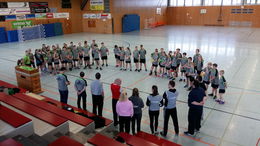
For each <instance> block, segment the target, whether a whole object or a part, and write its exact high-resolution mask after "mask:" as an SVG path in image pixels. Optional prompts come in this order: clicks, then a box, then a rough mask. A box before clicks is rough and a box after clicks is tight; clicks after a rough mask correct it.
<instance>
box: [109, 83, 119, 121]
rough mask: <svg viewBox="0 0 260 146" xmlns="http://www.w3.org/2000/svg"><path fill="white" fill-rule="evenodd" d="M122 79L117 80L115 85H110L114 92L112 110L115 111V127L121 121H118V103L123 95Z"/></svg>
mask: <svg viewBox="0 0 260 146" xmlns="http://www.w3.org/2000/svg"><path fill="white" fill-rule="evenodd" d="M121 83H122V80H121V79H115V81H114V83H112V84H111V85H110V88H111V92H112V109H113V119H114V126H117V125H118V123H119V121H118V115H117V112H116V103H117V101H118V99H119V97H120V94H121V91H122V89H121Z"/></svg>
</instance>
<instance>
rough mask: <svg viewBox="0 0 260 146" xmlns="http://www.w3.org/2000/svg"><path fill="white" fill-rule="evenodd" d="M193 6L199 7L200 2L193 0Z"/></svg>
mask: <svg viewBox="0 0 260 146" xmlns="http://www.w3.org/2000/svg"><path fill="white" fill-rule="evenodd" d="M193 6H201V0H193Z"/></svg>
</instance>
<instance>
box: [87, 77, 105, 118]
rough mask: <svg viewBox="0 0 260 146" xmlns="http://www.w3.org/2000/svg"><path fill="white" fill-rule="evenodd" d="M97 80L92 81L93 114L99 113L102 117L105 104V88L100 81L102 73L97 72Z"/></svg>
mask: <svg viewBox="0 0 260 146" xmlns="http://www.w3.org/2000/svg"><path fill="white" fill-rule="evenodd" d="M95 77H96V80H95V81H93V82H92V83H91V86H90V87H91V94H92V102H93V114H97V108H98V115H99V116H101V117H102V111H103V104H104V90H103V84H102V83H101V82H100V78H101V74H100V73H96V75H95Z"/></svg>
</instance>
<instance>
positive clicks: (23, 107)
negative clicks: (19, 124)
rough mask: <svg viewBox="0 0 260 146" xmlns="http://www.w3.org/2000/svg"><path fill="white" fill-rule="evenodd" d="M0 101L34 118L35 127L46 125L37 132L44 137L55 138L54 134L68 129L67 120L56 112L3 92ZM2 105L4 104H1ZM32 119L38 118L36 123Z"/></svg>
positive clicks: (0, 94) (63, 132) (65, 131)
mask: <svg viewBox="0 0 260 146" xmlns="http://www.w3.org/2000/svg"><path fill="white" fill-rule="evenodd" d="M0 101H2V102H4V103H5V106H7V107H8V108H10V109H12V110H14V111H16V112H20V113H22V114H24V115H25V116H26V115H27V117H31V118H35V119H32V120H33V125H34V127H35V128H39V129H40V128H43V124H44V125H45V126H48V127H44V128H45V129H42V130H45V131H40V132H41V133H37V134H38V135H40V136H43V137H44V138H45V139H50V140H51V139H55V136H54V134H56V133H57V132H60V133H62V134H66V133H67V132H68V131H69V125H68V122H67V121H68V120H67V119H65V118H62V117H60V116H58V115H56V114H53V113H51V112H48V111H45V110H43V109H41V108H39V107H36V106H34V105H31V104H29V103H27V102H24V101H21V100H19V99H17V98H14V97H13V96H10V95H4V93H0ZM3 105H4V104H3ZM34 120H38V121H37V122H38V123H39V124H37V123H36V122H35V121H34Z"/></svg>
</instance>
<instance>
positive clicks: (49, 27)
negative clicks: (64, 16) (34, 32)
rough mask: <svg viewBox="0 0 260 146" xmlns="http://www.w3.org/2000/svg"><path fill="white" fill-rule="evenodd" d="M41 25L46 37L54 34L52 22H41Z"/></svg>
mask: <svg viewBox="0 0 260 146" xmlns="http://www.w3.org/2000/svg"><path fill="white" fill-rule="evenodd" d="M43 26H44V29H45V36H46V37H53V36H55V31H54V23H50V24H43Z"/></svg>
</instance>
